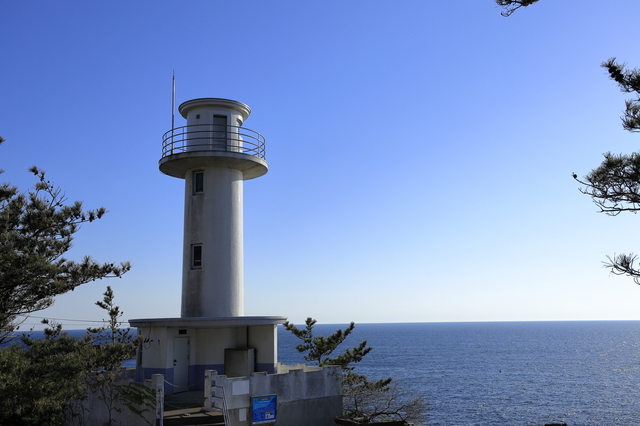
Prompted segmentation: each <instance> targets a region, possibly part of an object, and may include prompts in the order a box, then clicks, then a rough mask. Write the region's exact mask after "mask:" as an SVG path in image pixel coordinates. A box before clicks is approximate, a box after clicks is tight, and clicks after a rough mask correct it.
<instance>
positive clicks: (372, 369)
mask: <svg viewBox="0 0 640 426" xmlns="http://www.w3.org/2000/svg"><path fill="white" fill-rule="evenodd" d="M338 327H339V326H337V325H316V329H317V332H318V334H321V335H325V336H326V335H328V334H330V333H332V332H333V331H335V330H336V329H337V328H338ZM278 339H279V342H278V347H279V358H280V361H282V362H284V363H286V364H293V363H298V362H304V361H303V359H302V356H301V355H300V354H299V353H297V352H296V351H295V345H296V344H297V343H298V341H297V339H296V338H295V337H293V336H292V335H291V334H290V333H288V332H287V331H286V330H284V329H283V328H282V327H280V329H279V333H278ZM361 340H367V341H368V342H369V345H370V346H372V347H373V348H374V349H373V351H372V352H371V353H370V354H369V355H367V356H366V357H365V359H364V361H363V362H362V363H360V364H359V365H358V366H357V368H356V372H358V373H361V374H365V375H367V376H369V378H371V379H381V378H386V377H393V378H394V379H395V380H397V381H398V382H401V383H402V384H404V385H405V386H407V387H408V388H409V389H410V390H411V391H412V392H413V393H414V394H415V395H420V396H422V397H423V398H424V399H425V400H426V401H427V402H428V404H429V405H428V410H427V412H426V415H425V419H424V422H425V424H428V425H431V426H440V425H447V426H450V425H465V426H472V425H477V426H489V425H491V426H495V425H510V426H514V425H531V426H543V425H544V424H545V423H560V422H564V423H567V424H568V425H569V426H596V425H597V426H607V425H612V426H613V425H616V426H624V425H640V321H585V322H581V321H575V322H574V321H569V322H494V323H411V324H360V325H356V329H355V330H354V332H353V334H352V335H351V336H349V338H348V339H347V342H346V343H347V344H350V346H355V345H356V344H357V343H359V342H360V341H361Z"/></svg>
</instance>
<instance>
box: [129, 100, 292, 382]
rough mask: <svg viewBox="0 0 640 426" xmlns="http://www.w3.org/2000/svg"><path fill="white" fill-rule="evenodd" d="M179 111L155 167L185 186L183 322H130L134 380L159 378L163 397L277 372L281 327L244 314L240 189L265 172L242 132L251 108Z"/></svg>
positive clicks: (196, 105)
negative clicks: (213, 378) (135, 345)
mask: <svg viewBox="0 0 640 426" xmlns="http://www.w3.org/2000/svg"><path fill="white" fill-rule="evenodd" d="M178 111H179V112H180V115H181V116H182V117H183V118H184V119H185V120H186V125H184V126H180V127H173V126H172V127H173V128H172V129H171V130H169V131H168V132H166V133H165V134H164V135H163V137H162V154H161V158H160V161H159V168H160V171H161V172H162V173H164V174H165V175H168V176H171V177H174V178H178V179H182V180H183V181H184V237H183V253H182V291H181V308H180V317H179V318H151V319H133V320H129V323H130V324H131V326H133V327H137V328H138V334H139V336H140V337H141V341H142V344H141V347H140V350H139V352H138V359H137V364H136V375H137V379H138V380H141V381H142V380H146V379H149V378H150V377H151V375H153V374H163V375H164V376H165V380H166V382H167V386H166V392H167V393H175V392H182V391H188V390H195V389H199V387H201V386H202V377H203V375H204V372H205V371H207V370H216V371H217V372H219V373H220V374H225V375H227V376H228V377H240V376H248V375H250V374H251V373H253V372H266V373H274V372H275V370H276V363H277V325H278V324H283V323H284V322H285V321H286V317H280V316H245V315H244V273H243V263H244V259H243V188H244V182H245V181H248V180H251V179H255V178H258V177H260V176H263V175H265V174H266V173H267V171H268V164H267V161H266V155H265V146H266V145H265V138H264V137H263V136H262V135H261V134H260V133H258V132H256V131H254V130H250V129H248V128H246V127H244V123H245V121H246V120H247V119H248V118H249V115H250V114H251V108H249V106H248V105H246V104H244V103H241V102H237V101H233V100H229V99H220V98H199V99H192V100H189V101H186V102H184V103H182V104H181V105H180V106H179V107H178Z"/></svg>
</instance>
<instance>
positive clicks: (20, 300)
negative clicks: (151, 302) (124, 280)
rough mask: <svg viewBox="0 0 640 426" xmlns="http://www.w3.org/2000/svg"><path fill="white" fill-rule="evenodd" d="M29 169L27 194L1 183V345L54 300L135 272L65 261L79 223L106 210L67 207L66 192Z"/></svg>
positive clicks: (124, 266) (84, 261) (75, 205)
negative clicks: (33, 181) (31, 185)
mask: <svg viewBox="0 0 640 426" xmlns="http://www.w3.org/2000/svg"><path fill="white" fill-rule="evenodd" d="M3 141H4V139H2V138H0V143H1V142H3ZM29 171H30V172H31V173H33V174H34V175H35V176H36V178H37V182H36V184H35V186H34V188H33V189H31V190H28V191H27V192H24V193H22V192H19V191H18V188H16V187H15V186H11V185H10V184H8V183H2V184H0V343H2V342H4V341H6V340H7V339H8V338H9V336H10V335H11V333H12V332H13V331H15V330H16V329H18V328H19V325H20V322H21V321H20V320H19V317H20V316H25V315H28V314H30V313H33V312H36V311H39V310H42V309H45V308H48V307H49V306H51V305H52V304H53V302H54V297H55V296H58V295H60V294H63V293H66V292H68V291H70V290H73V289H75V288H76V287H78V286H79V285H82V284H85V283H88V282H91V281H94V280H98V279H102V278H106V277H120V276H122V274H124V273H125V272H127V271H129V269H130V268H131V266H130V264H129V263H128V262H122V263H120V264H119V265H115V264H114V263H98V262H96V261H95V260H93V259H92V258H91V257H89V256H85V257H84V258H83V259H82V261H80V262H75V261H72V260H68V259H66V258H65V257H63V256H64V254H65V253H66V252H67V251H69V249H71V247H72V242H73V237H74V234H75V233H76V232H77V231H78V230H79V229H80V225H81V224H83V223H87V222H93V221H94V220H96V219H100V218H101V217H102V216H103V215H104V214H105V213H106V210H105V209H104V208H103V207H101V208H99V209H96V210H88V211H84V210H83V208H82V203H81V202H79V201H76V202H74V203H72V204H69V205H66V204H65V202H66V198H65V196H64V193H63V192H62V190H61V189H60V188H58V187H56V186H55V185H53V184H52V183H51V182H50V181H48V180H47V179H46V175H45V172H44V170H41V169H39V168H37V167H35V166H33V167H31V168H30V169H29ZM0 172H1V171H0Z"/></svg>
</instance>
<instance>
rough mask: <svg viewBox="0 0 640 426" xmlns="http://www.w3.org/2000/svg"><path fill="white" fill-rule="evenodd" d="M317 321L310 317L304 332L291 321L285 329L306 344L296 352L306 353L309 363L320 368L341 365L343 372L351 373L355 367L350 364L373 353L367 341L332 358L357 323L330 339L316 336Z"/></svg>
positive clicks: (337, 332) (336, 333)
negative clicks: (314, 328) (314, 332)
mask: <svg viewBox="0 0 640 426" xmlns="http://www.w3.org/2000/svg"><path fill="white" fill-rule="evenodd" d="M316 322H317V320H315V319H313V318H311V317H309V318H307V320H306V321H305V325H306V327H305V328H304V329H303V330H300V329H298V328H297V327H296V326H295V325H293V324H292V323H290V322H289V321H287V322H285V323H284V327H285V328H286V329H287V330H288V331H290V332H291V333H292V334H293V335H294V336H296V337H297V338H298V339H301V340H302V341H303V342H304V343H303V344H300V345H298V346H296V350H297V351H298V352H300V353H305V352H306V355H304V359H305V360H306V361H308V362H315V363H317V364H318V366H320V367H322V366H323V365H339V366H340V367H342V370H343V371H345V372H349V371H351V370H353V369H354V368H355V367H353V366H351V365H350V364H353V363H356V362H360V361H362V358H364V356H365V355H367V354H368V353H369V352H371V349H373V348H371V347H369V346H367V341H366V340H363V341H362V342H360V344H359V345H358V346H355V347H353V348H351V349H346V350H345V351H344V353H342V354H341V355H338V356H337V357H335V358H330V357H329V355H331V354H332V353H333V352H334V351H335V350H336V349H338V347H339V346H340V344H342V342H344V340H345V339H346V338H347V337H348V336H349V335H350V334H351V332H352V331H353V329H354V328H355V326H356V325H355V323H354V322H352V323H351V324H349V327H347V328H346V329H344V330H337V331H336V332H335V333H333V334H332V335H331V336H329V337H322V336H314V335H313V326H314V325H315V324H316Z"/></svg>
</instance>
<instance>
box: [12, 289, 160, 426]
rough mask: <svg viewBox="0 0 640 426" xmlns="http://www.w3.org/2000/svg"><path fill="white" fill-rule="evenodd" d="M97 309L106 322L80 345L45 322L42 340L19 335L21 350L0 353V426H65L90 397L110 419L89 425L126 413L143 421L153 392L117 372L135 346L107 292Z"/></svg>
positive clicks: (81, 413) (14, 348) (79, 414)
mask: <svg viewBox="0 0 640 426" xmlns="http://www.w3.org/2000/svg"><path fill="white" fill-rule="evenodd" d="M96 305H98V306H99V307H101V308H102V309H104V310H106V311H107V313H108V315H109V320H108V321H106V325H105V327H98V328H92V329H89V330H88V332H87V334H86V335H85V337H83V338H82V339H75V338H72V337H69V336H68V335H67V334H66V333H64V332H62V326H61V325H60V324H56V323H53V322H49V321H47V320H44V321H43V322H44V323H45V324H47V325H48V327H47V328H46V329H45V338H44V339H32V338H31V337H29V336H27V335H24V336H23V337H22V339H21V342H22V345H18V344H14V345H12V346H10V347H6V348H3V349H0V401H2V404H0V425H25V426H26V425H34V426H35V425H37V426H40V425H43V424H48V425H50V426H54V425H62V424H70V423H69V422H70V421H71V419H72V418H73V417H78V418H83V417H84V415H85V414H86V413H85V412H86V411H87V410H86V409H85V408H84V407H83V405H82V403H83V401H84V400H86V398H87V397H88V396H89V394H94V395H97V397H98V399H99V400H101V401H102V402H103V403H104V404H105V406H106V408H107V412H108V413H109V418H107V419H96V418H95V417H91V413H88V415H89V421H90V422H91V424H98V423H100V424H107V425H110V424H112V423H113V421H114V418H113V417H114V414H115V413H120V412H122V409H123V408H125V407H126V408H127V409H129V410H131V411H132V412H133V413H134V414H136V415H137V416H138V417H140V418H141V419H142V420H144V412H145V411H149V410H150V409H151V408H152V406H153V402H155V392H154V390H152V389H150V388H147V387H146V386H144V385H143V384H141V383H134V382H129V381H127V380H123V378H124V371H125V370H124V368H122V367H121V366H122V363H123V361H125V360H126V359H128V358H130V356H131V354H132V351H133V350H134V349H135V347H136V344H137V340H136V339H135V338H134V337H133V336H131V331H130V329H122V328H121V327H120V326H121V322H120V317H121V316H122V311H120V308H119V307H118V306H116V305H115V304H114V295H113V290H112V289H111V287H107V290H106V291H105V293H104V298H103V300H102V301H98V302H96Z"/></svg>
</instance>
